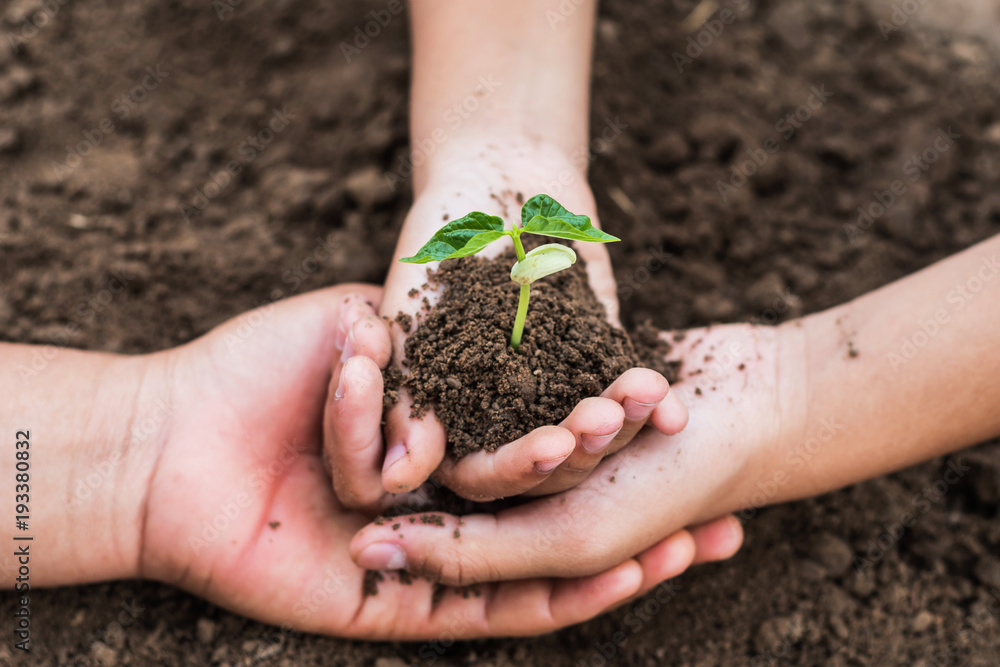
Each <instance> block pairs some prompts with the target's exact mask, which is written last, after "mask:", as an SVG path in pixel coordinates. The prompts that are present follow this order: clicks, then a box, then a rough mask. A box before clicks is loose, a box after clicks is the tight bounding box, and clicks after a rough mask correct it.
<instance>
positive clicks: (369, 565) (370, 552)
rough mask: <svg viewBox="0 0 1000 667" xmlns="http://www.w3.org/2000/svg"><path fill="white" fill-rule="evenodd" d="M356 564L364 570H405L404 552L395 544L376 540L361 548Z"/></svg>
mask: <svg viewBox="0 0 1000 667" xmlns="http://www.w3.org/2000/svg"><path fill="white" fill-rule="evenodd" d="M358 565H360V566H361V567H363V568H365V569H366V570H405V569H406V552H405V551H403V550H402V549H400V548H399V547H398V546H396V545H395V544H390V543H389V542H376V543H375V544H369V545H368V546H367V547H365V548H364V549H362V550H361V553H360V554H358Z"/></svg>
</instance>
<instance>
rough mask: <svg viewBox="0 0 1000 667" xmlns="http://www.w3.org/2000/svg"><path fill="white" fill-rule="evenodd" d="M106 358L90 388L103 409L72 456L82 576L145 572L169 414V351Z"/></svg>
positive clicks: (72, 518)
mask: <svg viewBox="0 0 1000 667" xmlns="http://www.w3.org/2000/svg"><path fill="white" fill-rule="evenodd" d="M105 359H106V366H105V368H104V370H103V372H102V373H100V374H99V375H97V376H96V377H95V380H94V383H93V386H92V393H91V394H90V395H91V396H92V401H91V405H92V412H91V414H93V415H97V416H98V417H97V418H96V419H90V420H88V422H87V426H88V428H87V429H86V430H84V431H83V433H84V436H83V437H82V438H81V439H80V440H79V441H78V444H77V446H76V447H75V448H74V449H75V451H74V456H73V458H72V460H74V461H76V462H77V463H76V465H74V470H73V479H72V481H71V486H70V488H71V489H72V491H71V500H70V503H69V505H68V520H69V522H70V524H71V526H72V527H71V529H70V534H71V535H75V536H76V539H74V540H71V542H77V543H78V546H77V547H76V548H75V551H76V552H77V554H81V553H83V554H86V555H87V557H88V559H89V560H90V561H91V562H92V566H91V567H90V568H89V571H82V572H80V573H79V577H80V579H82V580H83V581H100V580H106V579H123V578H135V577H138V576H140V574H141V567H140V565H141V559H142V547H143V532H144V525H145V520H146V514H147V509H148V507H147V500H148V495H149V486H150V481H151V479H152V476H153V473H154V471H155V467H156V462H157V460H158V458H159V453H160V452H161V451H162V448H163V445H164V442H165V439H166V436H165V434H166V431H167V429H168V428H169V423H170V419H171V417H172V407H171V406H172V402H171V399H170V394H169V382H168V381H167V375H168V374H167V369H166V364H165V356H164V355H159V354H157V355H144V356H137V357H114V356H107V357H106V358H105ZM77 452H79V453H80V454H83V456H79V454H77ZM100 536H104V537H100ZM77 558H82V556H77Z"/></svg>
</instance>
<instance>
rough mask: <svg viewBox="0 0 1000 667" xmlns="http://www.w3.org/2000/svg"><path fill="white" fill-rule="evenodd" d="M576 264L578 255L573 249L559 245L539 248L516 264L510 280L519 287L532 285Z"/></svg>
mask: <svg viewBox="0 0 1000 667" xmlns="http://www.w3.org/2000/svg"><path fill="white" fill-rule="evenodd" d="M575 263H576V253H575V252H573V249H572V248H569V247H567V246H564V245H561V244H559V243H547V244H545V245H541V246H538V247H537V248H535V249H534V250H532V251H531V252H529V253H528V254H527V255H525V257H524V259H522V260H521V261H519V262H515V263H514V268H512V269H511V270H510V279H511V280H513V281H514V282H515V283H517V284H519V285H530V284H531V283H533V282H535V281H536V280H538V279H539V278H544V277H545V276H551V275H552V274H553V273H558V272H559V271H562V270H563V269H568V268H569V267H571V266H573V265H574V264H575Z"/></svg>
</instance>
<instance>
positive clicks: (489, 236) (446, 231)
mask: <svg viewBox="0 0 1000 667" xmlns="http://www.w3.org/2000/svg"><path fill="white" fill-rule="evenodd" d="M521 234H537V235H538V236H550V237H553V238H557V239H568V240H570V241H590V242H594V243H608V242H609V241H619V240H620V239H618V238H616V237H614V236H612V235H611V234H606V233H604V232H602V231H601V230H599V229H597V228H595V227H594V226H593V225H592V224H590V218H588V217H587V216H585V215H574V214H573V213H570V212H569V211H567V210H566V209H565V208H563V207H562V205H561V204H559V202H557V201H556V200H555V199H553V198H552V197H550V196H548V195H535V196H534V197H532V198H531V199H529V200H528V201H526V202H525V203H524V206H522V207H521V226H520V227H518V226H517V225H514V226H513V227H512V228H511V229H504V222H503V219H502V218H498V217H496V216H493V215H486V214H485V213H480V212H479V211H473V212H472V213H469V214H468V215H466V216H464V217H462V218H459V219H458V220H452V221H451V222H449V223H448V224H447V225H445V226H444V227H442V228H441V229H439V230H438V231H437V233H436V234H434V236H433V237H432V238H431V240H430V241H428V242H427V243H425V244H424V246H423V247H422V248H421V249H420V250H418V251H417V254H416V255H414V256H413V257H403V258H402V259H400V260H399V261H401V262H408V263H410V264H426V263H427V262H440V261H441V260H445V259H454V258H456V257H468V256H469V255H475V254H476V253H477V252H479V251H480V250H482V249H483V248H485V247H486V246H488V245H489V244H491V243H493V242H494V241H496V240H498V239H501V238H503V237H504V236H509V237H510V238H511V239H512V240H513V241H514V251H515V252H516V253H517V261H516V262H514V266H513V268H511V270H510V279H511V280H513V281H514V282H515V283H517V284H518V285H520V286H521V297H520V300H519V301H518V303H517V316H516V317H515V318H514V331H513V332H512V333H511V336H510V345H511V347H513V348H514V350H515V351H516V350H517V348H518V347H519V346H520V345H521V336H522V334H523V333H524V322H525V319H526V318H527V316H528V300H529V299H530V298H531V283H533V282H535V281H536V280H538V279H539V278H544V277H545V276H550V275H552V274H553V273H557V272H559V271H562V270H563V269H568V268H569V267H571V266H572V265H573V264H575V263H576V253H575V252H573V249H572V248H569V247H567V246H564V245H562V244H559V243H548V244H546V245H542V246H538V247H537V248H535V249H534V250H532V251H531V252H528V253H525V252H524V245H522V243H521Z"/></svg>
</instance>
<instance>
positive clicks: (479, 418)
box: [389, 250, 638, 458]
mask: <svg viewBox="0 0 1000 667" xmlns="http://www.w3.org/2000/svg"><path fill="white" fill-rule="evenodd" d="M516 259H517V258H516V257H515V255H514V251H513V250H509V251H507V252H506V253H504V254H502V255H500V256H499V257H497V258H495V259H482V258H479V257H466V258H462V259H458V260H449V261H446V262H443V263H442V264H441V267H440V269H439V270H437V271H432V272H429V273H428V281H429V284H430V285H431V286H436V285H439V284H440V285H443V286H444V290H443V293H442V295H441V298H440V300H439V301H438V302H437V303H436V304H435V305H434V307H433V308H431V309H429V310H425V311H423V312H422V313H421V315H420V317H419V318H418V319H419V324H418V325H417V328H416V331H415V332H414V333H412V334H411V335H410V336H409V338H407V341H406V361H407V365H406V369H407V371H408V372H407V373H406V374H405V375H403V376H402V378H401V380H402V386H404V387H406V388H407V389H408V390H409V392H410V395H411V396H412V397H413V410H412V416H413V417H417V418H420V417H423V416H424V415H425V414H426V413H427V411H428V410H430V409H433V410H434V414H435V416H436V417H437V418H438V420H440V422H441V424H442V425H443V426H444V427H445V429H446V430H447V433H448V450H449V452H450V453H451V454H452V455H453V456H454V457H455V458H461V457H462V456H465V455H466V454H468V453H469V452H472V451H475V450H477V449H485V450H487V451H493V450H494V449H496V448H497V447H499V446H500V445H503V444H505V443H508V442H513V441H514V440H516V439H518V438H520V437H521V436H523V435H525V434H527V433H529V432H530V431H532V430H534V429H535V428H537V427H539V426H544V425H546V424H558V423H559V422H561V421H562V420H563V419H565V418H566V417H567V416H568V415H569V413H570V412H571V411H572V410H573V408H574V407H575V406H576V404H577V403H579V402H580V400H581V399H584V398H586V397H588V396H597V395H598V394H600V393H601V392H602V391H603V390H604V389H605V387H607V386H608V385H609V384H611V383H612V382H613V381H614V379H615V378H617V377H618V376H619V375H621V374H622V373H624V372H625V371H626V370H628V369H629V368H632V367H633V366H635V365H636V364H637V363H638V358H637V357H636V354H635V351H634V350H633V349H632V343H631V342H630V341H629V339H628V336H627V335H626V334H625V332H624V331H622V330H621V329H617V328H615V327H612V326H611V325H610V324H608V320H607V314H606V312H605V310H604V306H603V305H602V304H601V303H600V302H599V301H598V300H597V297H596V296H595V295H594V292H593V290H592V289H591V288H590V285H589V284H588V283H587V274H586V271H585V266H584V263H583V260H582V259H581V260H579V261H578V262H577V263H576V264H574V265H573V266H572V267H570V268H569V269H566V270H565V271H561V272H559V273H557V274H555V275H552V276H548V277H546V278H543V279H541V280H539V281H537V282H535V283H533V284H532V286H531V299H530V301H529V306H528V317H527V320H526V323H525V328H524V336H523V338H522V340H521V345H520V347H519V348H518V350H517V351H516V352H515V351H514V348H512V347H511V346H510V335H511V330H512V328H513V326H514V315H515V312H516V311H517V305H518V298H519V292H520V288H519V286H518V285H517V284H516V283H513V282H511V279H510V267H511V266H512V265H513V263H514V262H515V261H516ZM389 389H390V391H392V390H394V389H396V387H389Z"/></svg>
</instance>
